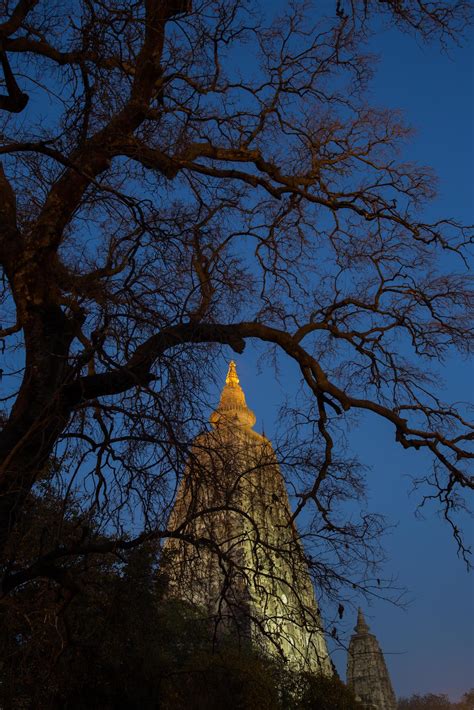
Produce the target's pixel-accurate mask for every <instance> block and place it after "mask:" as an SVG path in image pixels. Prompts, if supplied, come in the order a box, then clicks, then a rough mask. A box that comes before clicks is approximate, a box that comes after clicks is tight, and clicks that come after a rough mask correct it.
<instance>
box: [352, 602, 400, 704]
mask: <svg viewBox="0 0 474 710" xmlns="http://www.w3.org/2000/svg"><path fill="white" fill-rule="evenodd" d="M354 631H355V634H354V635H353V636H352V637H351V640H350V643H349V652H348V655H347V685H348V686H349V687H350V688H352V690H353V691H354V693H355V695H356V696H357V697H358V698H359V699H360V700H361V701H362V703H363V704H364V707H365V708H366V709H367V710H369V708H370V710H396V708H397V701H396V698H395V694H394V692H393V689H392V684H391V682H390V676H389V674H388V670H387V666H386V664H385V659H384V657H383V653H382V651H381V649H380V646H379V644H378V642H377V639H376V638H375V636H374V635H373V634H371V633H370V632H369V627H368V625H367V622H366V620H365V619H364V615H363V613H362V610H361V609H359V613H358V615H357V624H356V626H355V627H354Z"/></svg>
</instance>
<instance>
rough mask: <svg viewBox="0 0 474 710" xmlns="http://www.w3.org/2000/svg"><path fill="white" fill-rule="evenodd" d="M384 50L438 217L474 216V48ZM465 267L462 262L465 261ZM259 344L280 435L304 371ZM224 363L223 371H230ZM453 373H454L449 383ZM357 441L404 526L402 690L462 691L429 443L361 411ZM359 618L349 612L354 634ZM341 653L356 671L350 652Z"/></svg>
mask: <svg viewBox="0 0 474 710" xmlns="http://www.w3.org/2000/svg"><path fill="white" fill-rule="evenodd" d="M371 46H372V47H373V50H374V51H375V52H378V53H380V54H381V60H380V64H379V68H378V71H377V74H376V77H375V80H374V82H373V83H372V90H371V97H370V98H371V101H372V102H373V103H374V104H377V105H379V106H388V107H391V108H398V109H401V110H402V111H403V113H404V116H405V119H406V121H407V122H408V123H409V124H410V125H411V126H412V127H413V128H414V129H415V131H416V134H415V136H414V137H413V139H412V140H411V142H410V144H409V145H408V146H407V150H406V155H405V156H404V157H406V158H407V159H410V160H416V161H417V162H419V163H421V164H423V165H431V166H432V167H433V168H434V169H435V171H436V173H437V175H438V177H439V189H438V197H437V198H436V199H435V201H434V202H433V203H432V206H431V207H430V208H429V214H430V216H432V217H433V218H434V217H435V216H436V217H448V216H449V217H455V218H458V219H460V220H463V221H464V222H465V223H471V224H472V222H473V211H472V204H473V178H472V170H473V165H474V160H473V158H474V149H473V126H474V111H473V108H474V98H473V59H472V57H473V56H474V52H473V48H474V43H473V42H472V37H471V41H470V42H469V43H466V45H465V46H464V47H463V48H451V49H450V51H449V54H442V53H441V52H440V50H439V48H438V47H437V46H428V47H427V46H426V45H421V43H420V42H417V41H416V40H414V39H413V38H412V37H408V36H406V35H403V34H401V33H399V32H397V31H395V30H390V31H387V32H384V33H383V34H381V33H379V34H378V35H377V36H376V38H375V40H374V41H373V43H372V45H371ZM459 268H460V265H459ZM258 355H259V351H258V350H257V349H256V348H254V347H252V346H251V345H250V344H249V345H248V347H247V349H246V351H245V353H244V354H243V355H242V356H237V357H235V354H233V353H232V352H231V351H230V350H229V358H230V357H234V358H235V359H236V361H237V367H238V370H239V376H240V379H241V383H242V385H243V388H244V391H245V392H246V395H247V402H248V404H249V406H250V407H252V409H254V411H255V414H256V415H257V425H256V429H259V430H261V429H262V427H264V429H265V433H266V434H267V436H269V437H272V434H273V432H274V431H275V427H276V424H277V418H278V410H279V407H280V405H281V404H282V402H283V401H284V399H285V397H286V396H287V395H288V394H289V395H290V396H291V394H292V393H294V392H296V391H297V388H298V372H297V370H296V368H295V367H292V366H291V365H288V363H287V362H283V359H282V360H281V365H282V369H281V371H280V378H279V381H277V380H276V379H275V375H274V373H273V371H271V370H268V371H264V372H258V365H257V360H258ZM439 371H440V375H441V377H440V394H441V396H442V397H443V398H444V399H445V400H447V401H459V400H464V401H465V400H468V399H470V400H471V401H472V395H473V385H472V380H473V378H472V366H471V367H470V365H469V363H467V362H465V361H463V360H461V359H460V358H457V359H452V360H449V361H447V362H446V363H443V364H442V365H440V367H439ZM224 376H225V372H224V371H223V372H222V380H223V379H224ZM443 381H444V382H443ZM351 444H352V446H353V447H354V451H355V452H356V453H357V454H358V456H359V457H360V460H361V461H362V462H364V463H365V464H367V465H369V466H370V467H371V472H370V473H369V475H368V482H369V496H370V497H369V507H370V508H371V509H372V510H376V511H378V512H381V513H383V514H384V515H386V516H387V517H388V520H389V522H391V523H392V524H393V525H395V526H396V527H395V528H394V529H393V530H392V531H391V533H390V535H389V536H388V537H387V539H386V543H385V549H386V551H387V557H388V561H387V565H386V567H385V572H386V574H387V575H390V574H392V575H394V576H395V577H397V578H398V582H399V585H400V586H401V587H406V588H407V589H408V594H407V601H408V604H407V606H406V607H405V608H403V609H402V608H398V607H396V606H392V605H390V604H388V603H386V602H383V601H374V603H373V604H372V606H371V607H369V608H365V612H366V617H367V621H368V623H369V625H370V626H371V630H372V631H373V632H374V633H375V634H376V636H377V638H378V640H379V643H380V645H381V646H382V648H383V650H384V652H385V657H386V661H387V664H388V667H389V670H390V673H391V677H392V683H393V686H394V690H395V692H396V694H397V696H407V695H410V694H412V693H414V692H420V693H428V692H432V693H446V694H448V695H449V696H450V697H451V698H452V699H453V700H456V699H458V698H459V697H460V695H462V693H463V692H465V691H466V690H468V689H469V688H470V687H472V686H473V685H474V621H473V619H474V586H473V579H472V574H469V573H467V572H466V567H465V564H464V563H463V562H462V560H460V559H459V558H458V557H457V552H456V545H455V542H454V540H453V539H452V538H451V536H450V531H449V529H448V527H447V525H445V524H443V521H442V520H441V519H440V518H439V516H438V515H437V514H436V512H435V509H434V508H433V507H430V508H427V509H426V510H425V512H424V518H423V519H420V518H416V517H415V510H416V507H417V503H418V502H419V496H418V497H417V495H416V494H412V495H411V496H410V495H409V491H410V480H409V478H408V476H409V474H414V473H416V472H419V471H421V470H423V462H425V468H427V467H428V464H427V463H426V459H425V460H423V456H422V455H421V454H420V453H414V452H410V453H407V452H405V451H404V450H403V449H402V448H401V447H400V446H399V445H397V444H396V443H395V440H394V435H393V431H392V430H391V428H390V427H389V426H388V425H385V424H383V423H382V422H380V421H375V418H374V417H372V418H369V417H368V416H367V417H366V418H365V419H361V425H360V427H359V428H358V429H357V430H354V431H353V433H352V440H351ZM464 526H465V533H466V539H467V540H469V541H470V542H471V543H472V542H473V541H474V535H473V525H472V520H469V519H467V518H466V519H464ZM354 624H355V616H354V618H348V619H347V620H346V629H347V631H348V632H349V633H351V632H352V627H353V626H354ZM333 660H334V662H335V663H336V666H337V668H338V670H339V673H340V675H341V677H342V678H345V663H346V657H345V653H344V652H343V651H342V650H338V651H336V652H335V654H334V656H333Z"/></svg>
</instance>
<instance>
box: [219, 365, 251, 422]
mask: <svg viewBox="0 0 474 710" xmlns="http://www.w3.org/2000/svg"><path fill="white" fill-rule="evenodd" d="M210 419H211V423H212V424H213V426H218V425H219V426H220V425H222V424H224V425H228V426H238V427H246V428H249V429H251V428H252V427H253V425H254V424H255V422H256V421H257V418H256V417H255V414H254V413H253V412H252V410H251V409H249V407H248V406H247V402H246V401H245V394H244V391H243V389H242V387H241V386H240V380H239V377H238V375H237V368H236V366H235V362H234V361H233V360H231V361H230V363H229V370H228V372H227V377H226V378H225V385H224V387H223V389H222V392H221V398H220V402H219V404H218V406H217V409H216V410H215V411H214V412H213V413H212V414H211V417H210Z"/></svg>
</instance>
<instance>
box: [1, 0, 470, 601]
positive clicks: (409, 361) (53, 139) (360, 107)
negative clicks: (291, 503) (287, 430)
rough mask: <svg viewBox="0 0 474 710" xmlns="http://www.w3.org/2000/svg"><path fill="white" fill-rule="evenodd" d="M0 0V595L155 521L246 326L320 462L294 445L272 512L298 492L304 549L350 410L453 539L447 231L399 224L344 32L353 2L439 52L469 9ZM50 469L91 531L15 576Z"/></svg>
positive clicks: (402, 185) (355, 42)
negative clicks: (98, 520)
mask: <svg viewBox="0 0 474 710" xmlns="http://www.w3.org/2000/svg"><path fill="white" fill-rule="evenodd" d="M0 6H1V7H2V9H3V11H4V13H5V21H4V22H3V23H2V24H0V40H1V41H2V47H3V49H2V52H3V54H2V57H3V58H4V70H5V72H6V73H5V79H6V81H7V93H8V95H9V96H10V98H11V97H12V88H11V87H12V86H13V87H17V86H18V84H17V81H20V82H21V85H22V87H23V89H24V90H25V91H26V92H27V95H28V96H29V97H30V100H29V103H28V105H27V106H26V108H25V107H23V110H22V111H20V113H18V114H15V113H11V112H10V111H8V110H7V111H6V112H5V113H4V115H3V117H2V119H1V128H0V131H1V137H2V144H1V147H0V154H1V155H2V160H3V167H2V169H1V172H0V262H1V264H2V268H3V282H2V307H3V317H2V329H1V330H0V337H1V339H2V343H3V345H2V351H3V352H2V355H3V359H4V364H3V368H2V369H3V383H6V389H5V398H4V400H3V401H4V406H5V417H4V426H3V427H2V430H1V431H0V539H1V544H2V549H3V550H4V559H5V565H6V568H5V569H6V571H5V575H4V589H5V590H6V591H7V590H9V589H12V588H13V587H15V586H16V585H18V584H21V583H23V582H25V581H27V580H28V579H34V578H35V577H37V576H41V575H43V576H44V575H45V576H53V577H54V575H55V574H56V575H57V569H58V565H60V564H61V561H62V560H64V559H65V558H66V557H67V556H68V555H78V554H85V553H86V552H87V551H91V550H93V551H96V552H97V551H100V550H101V549H104V550H105V549H107V550H110V549H111V548H110V546H111V545H112V546H113V547H114V549H120V547H124V546H130V545H132V544H137V543H139V542H140V541H141V540H143V539H146V538H147V537H149V536H150V535H156V536H161V535H162V536H166V535H167V534H168V533H169V531H167V530H166V520H167V515H168V512H169V508H168V507H167V506H169V500H170V494H171V493H172V490H170V488H169V485H170V480H171V478H170V473H174V472H176V471H180V470H182V467H183V463H184V461H185V459H186V456H187V455H188V453H189V442H190V441H191V439H192V436H193V435H194V434H195V433H196V431H197V430H198V429H199V427H200V426H201V417H202V415H203V413H205V412H206V408H207V404H206V403H207V399H206V392H207V387H208V383H209V382H210V381H211V379H212V377H213V373H214V372H215V369H214V364H215V361H216V356H217V354H218V353H220V352H221V351H222V348H223V346H230V347H231V348H232V349H233V350H234V351H236V352H239V353H240V352H242V351H243V349H244V347H245V343H246V341H248V340H249V339H256V340H258V341H261V342H262V343H264V344H267V345H268V347H269V348H270V350H271V348H272V347H275V348H277V349H278V350H279V351H281V352H282V353H283V354H284V355H285V356H286V357H288V358H291V359H292V360H294V361H296V362H297V363H298V365H299V367H300V370H301V376H302V380H303V382H304V383H305V386H306V388H307V392H308V395H309V397H308V401H307V406H306V410H303V409H302V410H301V411H299V412H298V413H297V414H296V419H295V428H294V429H293V431H297V428H298V426H297V425H298V418H303V419H304V420H305V426H309V427H310V428H311V431H312V432H313V433H314V438H315V440H316V442H317V444H318V452H319V453H318V455H317V457H316V458H314V457H313V455H312V454H310V453H309V452H310V449H307V451H306V453H303V449H301V455H300V456H298V455H297V454H294V457H293V463H298V465H299V464H300V463H304V462H306V473H307V474H308V475H307V477H306V478H305V479H304V485H303V486H302V487H301V488H299V489H298V490H297V492H296V493H297V495H298V496H299V498H298V500H299V503H298V505H297V510H296V514H297V513H299V512H300V511H301V509H302V507H303V506H305V505H307V504H309V503H314V504H315V509H316V514H317V516H319V518H320V519H321V520H323V526H322V528H321V529H323V527H324V529H325V531H326V532H327V535H328V538H329V539H331V536H332V535H335V534H336V533H339V532H341V531H342V533H344V534H345V533H346V532H351V531H350V526H346V527H344V524H343V523H341V522H340V521H336V520H335V518H334V510H333V505H332V503H333V501H334V500H337V499H338V498H340V497H341V496H342V493H340V486H341V485H342V483H344V480H343V479H344V476H342V478H341V471H346V474H345V476H346V478H345V480H346V482H347V481H349V482H350V484H351V486H353V489H357V487H358V486H359V485H360V482H359V479H358V474H357V472H356V471H355V469H353V473H352V474H351V473H350V470H351V469H350V468H347V467H346V468H344V466H343V464H342V461H341V455H340V453H338V445H339V444H338V436H337V432H338V430H339V426H340V424H339V422H341V421H344V420H345V419H347V418H348V417H350V416H351V413H352V412H353V411H368V412H372V413H373V414H375V415H376V416H378V417H381V418H383V419H385V420H387V421H388V422H389V423H390V424H391V425H392V427H393V431H394V434H395V436H396V439H397V441H398V442H399V443H400V445H401V446H402V447H404V448H406V449H411V448H413V449H416V450H426V451H428V452H429V453H430V454H431V457H432V461H433V470H432V472H431V473H429V472H427V474H426V481H427V482H428V483H429V484H431V486H432V488H431V493H430V492H428V493H427V495H431V496H432V497H433V498H435V499H437V500H438V502H439V503H440V504H441V506H442V508H443V510H444V513H445V515H446V518H447V520H448V521H450V523H451V525H452V527H453V531H454V535H455V537H456V540H457V542H458V544H459V547H460V550H461V551H463V552H464V554H467V551H466V550H465V548H464V547H463V543H462V538H461V536H460V533H459V530H458V528H457V526H456V523H455V522H454V519H453V518H452V513H453V511H454V509H455V508H456V507H457V506H458V505H460V504H462V500H461V494H462V492H463V490H465V489H468V488H472V487H473V481H472V478H471V477H470V476H469V475H468V473H467V470H466V464H467V462H468V460H469V459H470V457H471V456H472V454H471V453H470V450H469V443H470V441H471V440H472V437H473V433H472V426H471V425H469V423H468V422H467V419H466V414H465V412H464V411H463V410H462V408H456V407H454V406H452V405H450V404H446V403H444V402H442V401H440V399H439V397H438V395H437V390H436V381H435V380H434V379H433V378H432V377H430V374H429V373H430V366H431V363H435V362H436V361H438V360H440V359H441V358H442V357H443V356H444V354H445V353H446V352H447V351H448V350H450V349H455V348H457V349H459V350H461V351H466V350H468V349H469V347H470V342H471V340H470V338H471V334H472V330H471V326H470V324H469V320H468V306H469V292H468V289H467V284H466V279H465V276H464V275H463V273H462V272H463V269H464V259H465V256H464V254H465V247H466V245H467V243H468V241H469V239H470V237H469V233H468V230H466V229H465V228H464V227H463V226H462V225H461V224H459V223H457V222H456V221H455V220H452V219H440V220H438V221H437V222H435V223H432V224H430V223H428V222H427V221H426V220H424V218H423V206H424V204H425V202H426V201H427V200H429V199H430V198H432V197H433V194H434V190H433V176H432V174H431V172H430V170H429V169H427V168H423V167H419V166H416V165H413V164H409V163H406V162H401V161H400V160H399V159H398V158H397V150H398V148H399V145H400V143H402V142H403V141H404V140H405V139H406V138H408V137H409V134H410V132H409V130H408V129H407V128H406V127H405V126H404V125H403V122H402V120H401V118H400V116H399V115H397V114H395V113H393V112H390V111H384V110H378V109H372V108H370V107H368V106H367V104H366V101H365V97H364V87H365V85H366V83H367V80H368V78H369V77H370V70H369V67H368V59H367V57H366V56H365V55H364V45H363V41H364V37H365V36H366V35H367V34H368V33H369V32H370V28H371V18H372V17H374V16H376V15H377V14H378V13H382V15H384V16H386V17H388V18H389V20H390V21H391V22H392V21H393V22H395V23H397V24H399V25H400V26H401V27H402V28H405V29H408V30H413V31H417V32H419V33H421V34H422V35H424V36H425V37H427V38H432V37H437V38H441V41H444V42H447V41H450V40H451V39H453V38H454V39H455V38H457V37H459V35H460V33H461V32H462V30H463V28H464V27H465V24H466V22H467V21H468V17H469V10H470V6H469V3H467V2H464V0H458V1H457V2H445V1H444V0H435V1H434V2H431V3H429V4H425V3H420V2H418V1H417V0H407V1H406V2H404V3H401V2H398V0H387V2H381V1H380V2H376V1H375V0H365V1H362V0H360V1H359V0H339V1H338V2H334V3H328V4H327V13H328V14H327V16H323V15H322V13H321V12H316V11H315V8H313V7H312V6H311V5H309V4H306V3H290V4H289V5H288V7H287V8H284V9H283V10H282V11H281V12H276V11H275V12H270V11H269V9H268V7H266V4H265V3H262V4H261V6H260V7H256V5H255V3H250V2H246V1H245V0H223V1H222V2H212V3H211V2H209V1H208V0H201V1H198V2H195V3H193V4H191V2H184V1H178V0H143V1H142V2H132V1H131V0H111V1H108V2H107V3H104V2H102V0H82V1H79V0H77V2H75V1H73V0H70V2H66V3H65V2H56V1H55V0H54V1H52V2H51V1H48V2H41V1H40V2H36V1H35V0H29V1H28V0H20V1H19V2H18V3H17V4H16V5H13V4H12V3H10V2H6V1H4V2H2V3H1V4H0ZM6 57H8V58H9V61H7V59H6ZM7 67H8V68H7ZM8 76H9V77H10V79H8ZM13 77H16V79H13V84H12V83H11V82H12V78H13ZM8 81H10V85H8ZM13 91H15V89H14V90H13ZM4 108H8V107H6V106H4ZM446 253H450V254H453V255H454V256H455V257H459V259H458V262H459V273H447V272H446V270H444V269H443V268H442V266H440V265H439V257H440V256H442V255H443V254H446ZM52 460H54V461H55V462H56V463H57V464H58V465H57V468H58V470H60V471H61V472H62V473H61V475H62V478H61V483H60V487H61V486H62V491H63V493H64V498H65V500H67V497H68V496H69V495H70V494H71V492H72V491H75V493H76V494H77V493H78V492H79V493H80V495H81V496H82V500H83V504H84V506H85V507H88V508H89V509H90V510H92V511H93V512H94V515H100V516H103V520H104V527H106V528H107V530H108V531H109V532H110V530H111V529H112V528H113V529H114V531H115V538H114V542H113V543H111V542H110V541H108V542H106V543H102V542H97V541H91V540H90V539H89V537H88V533H87V530H82V531H81V532H80V534H79V533H78V538H77V540H76V541H75V542H74V543H68V544H67V545H65V544H62V543H61V542H58V545H57V546H56V547H53V548H50V549H47V550H44V554H43V555H40V557H39V558H38V559H35V560H34V561H33V562H31V564H29V565H26V566H25V565H20V564H19V563H18V561H16V560H15V554H14V551H12V542H11V541H12V539H14V536H13V537H12V534H13V533H12V531H13V530H14V527H15V520H16V519H17V516H18V515H19V513H20V511H21V510H22V507H23V506H24V503H25V500H26V499H27V497H28V496H29V494H30V492H31V491H32V489H33V488H34V486H35V482H36V481H37V480H38V478H39V477H41V476H42V475H44V471H45V468H47V466H48V465H50V463H48V462H51V461H52ZM315 462H316V465H315ZM336 491H339V492H338V493H337V495H336ZM342 533H341V534H342ZM334 540H335V538H334ZM340 554H342V555H343V553H340Z"/></svg>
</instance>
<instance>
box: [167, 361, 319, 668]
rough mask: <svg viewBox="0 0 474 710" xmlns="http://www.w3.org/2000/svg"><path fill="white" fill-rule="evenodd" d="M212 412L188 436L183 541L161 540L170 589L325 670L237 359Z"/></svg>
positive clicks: (298, 559)
mask: <svg viewBox="0 0 474 710" xmlns="http://www.w3.org/2000/svg"><path fill="white" fill-rule="evenodd" d="M210 420H211V424H212V430H211V431H207V432H205V433H203V434H201V435H199V436H198V437H197V438H196V439H195V441H194V442H193V447H192V452H191V456H190V460H189V463H188V465H187V468H186V471H185V474H184V477H183V481H182V483H181V486H180V488H179V490H178V494H177V498H176V503H175V505H174V509H173V512H172V514H171V517H170V522H169V529H170V530H171V531H173V530H177V531H178V532H179V535H180V539H177V538H169V540H168V542H167V544H166V546H165V558H166V559H167V562H166V563H165V564H166V566H167V569H168V577H169V593H170V595H172V596H174V597H178V598H180V599H183V600H186V601H188V602H189V603H191V604H192V605H194V606H195V607H197V608H199V609H200V610H201V611H203V612H204V613H205V614H206V615H207V617H208V618H209V619H210V620H211V622H212V623H213V624H214V625H215V627H216V630H217V636H219V634H224V635H225V634H226V633H227V634H229V633H230V634H231V635H232V636H233V637H234V638H235V639H237V638H239V639H240V640H241V641H243V642H244V643H245V642H248V643H251V644H252V645H253V646H254V647H256V648H259V649H260V650H261V651H263V652H264V653H266V654H270V655H273V656H277V657H280V658H284V659H286V660H287V661H288V663H289V665H290V666H291V667H294V668H295V669H306V670H311V671H315V672H318V671H322V672H324V673H326V674H329V675H330V674H332V669H331V664H330V660H329V657H328V652H327V648H326V643H325V640H324V635H323V632H322V628H321V621H320V616H319V610H318V607H317V603H316V600H315V597H314V590H313V585H312V582H311V579H310V576H309V572H308V569H307V565H306V562H305V559H304V555H303V550H302V546H301V543H300V541H299V539H298V534H297V531H296V529H295V527H294V525H293V522H292V520H291V512H290V506H289V501H288V495H287V492H286V487H285V483H284V480H283V477H282V475H281V472H280V469H279V466H278V463H277V460H276V457H275V453H274V451H273V448H272V445H271V443H270V442H269V440H268V439H266V438H265V437H264V436H262V435H261V434H258V433H257V432H255V431H253V428H252V427H253V426H254V424H255V421H256V419H255V415H254V413H253V412H252V411H251V410H250V409H249V408H248V407H247V404H246V401H245V395H244V393H243V391H242V388H241V386H240V384H239V379H238V377H237V372H236V369H235V363H234V362H231V363H230V366H229V371H228V374H227V377H226V382H225V386H224V389H223V390H222V394H221V398H220V402H219V405H218V407H217V409H216V410H215V411H214V412H213V413H212V414H211V417H210ZM188 540H189V542H188ZM191 540H196V542H197V544H192V542H191Z"/></svg>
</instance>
